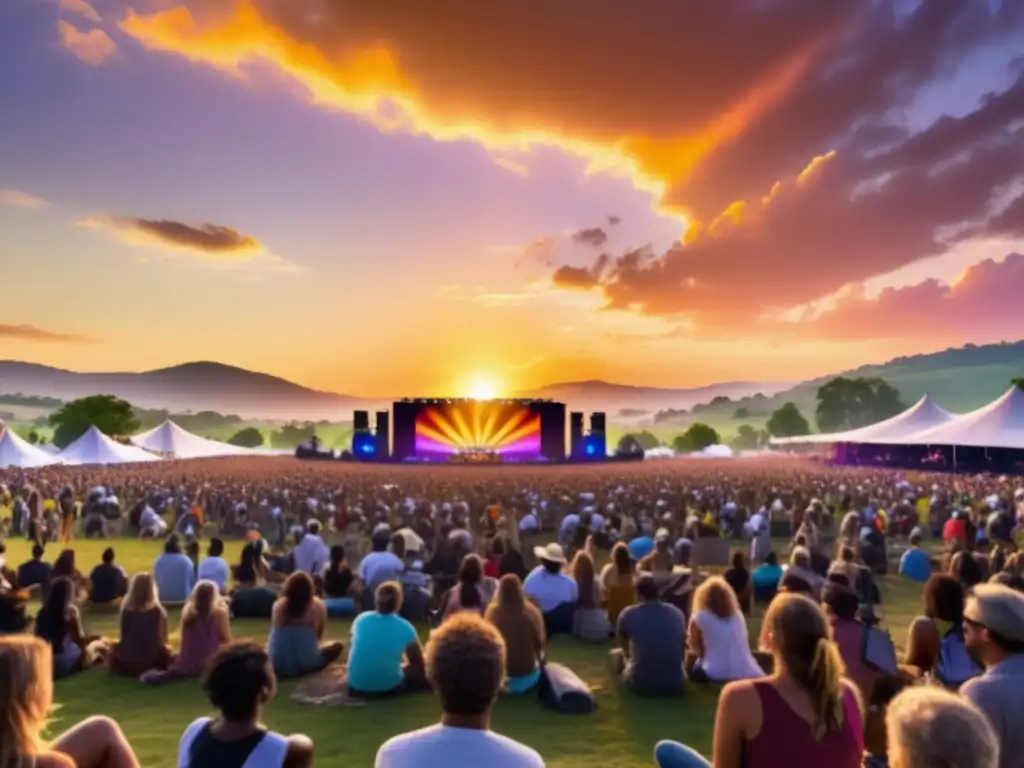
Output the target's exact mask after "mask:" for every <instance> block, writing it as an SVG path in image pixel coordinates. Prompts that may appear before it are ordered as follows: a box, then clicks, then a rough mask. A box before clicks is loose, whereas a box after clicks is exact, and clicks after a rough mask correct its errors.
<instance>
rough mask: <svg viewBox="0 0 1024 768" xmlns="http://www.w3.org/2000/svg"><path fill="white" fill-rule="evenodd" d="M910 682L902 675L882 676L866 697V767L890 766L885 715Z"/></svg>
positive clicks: (880, 767)
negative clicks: (891, 703)
mask: <svg viewBox="0 0 1024 768" xmlns="http://www.w3.org/2000/svg"><path fill="white" fill-rule="evenodd" d="M909 682H910V681H909V680H908V679H907V678H905V677H902V676H886V677H880V678H878V680H877V681H876V682H875V685H874V687H873V688H872V689H871V695H870V696H869V697H868V698H867V699H865V701H864V705H865V710H866V711H865V713H864V768H889V745H888V743H887V735H886V729H885V715H886V712H887V711H888V709H889V704H890V702H892V700H893V699H895V698H896V696H897V695H899V693H900V692H901V691H902V690H903V689H904V688H906V687H907V685H908V684H909Z"/></svg>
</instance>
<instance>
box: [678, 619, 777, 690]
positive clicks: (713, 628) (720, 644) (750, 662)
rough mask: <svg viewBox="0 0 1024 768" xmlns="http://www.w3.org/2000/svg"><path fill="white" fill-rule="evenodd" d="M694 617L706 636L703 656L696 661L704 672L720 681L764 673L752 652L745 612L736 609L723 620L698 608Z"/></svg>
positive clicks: (755, 676) (750, 678)
mask: <svg viewBox="0 0 1024 768" xmlns="http://www.w3.org/2000/svg"><path fill="white" fill-rule="evenodd" d="M694 620H695V621H696V622H697V626H698V627H700V631H701V634H702V635H703V636H704V657H703V658H702V659H698V661H697V664H698V665H700V667H701V669H703V670H704V674H706V675H707V676H708V677H710V678H711V679H712V680H714V681H715V682H718V683H725V682H730V681H732V680H752V679H755V678H758V677H763V676H764V672H763V671H761V667H760V666H759V665H758V663H757V661H756V660H755V659H754V655H753V654H752V653H751V652H750V644H749V643H750V641H749V640H748V637H747V622H746V620H745V619H744V618H743V614H742V613H740V612H739V611H736V613H734V614H733V615H732V616H730V617H729V618H728V619H722V618H719V617H718V616H716V615H715V614H713V613H711V612H709V611H698V612H697V613H696V614H695V615H694Z"/></svg>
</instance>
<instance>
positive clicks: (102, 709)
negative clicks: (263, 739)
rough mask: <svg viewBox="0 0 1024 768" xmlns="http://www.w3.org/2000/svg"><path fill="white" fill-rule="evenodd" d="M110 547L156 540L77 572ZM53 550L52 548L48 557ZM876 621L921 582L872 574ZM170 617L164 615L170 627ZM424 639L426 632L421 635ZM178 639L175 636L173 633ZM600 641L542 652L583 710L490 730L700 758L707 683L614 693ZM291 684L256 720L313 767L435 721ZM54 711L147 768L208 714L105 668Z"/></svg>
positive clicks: (633, 759) (583, 749) (598, 751)
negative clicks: (570, 672) (111, 552)
mask: <svg viewBox="0 0 1024 768" xmlns="http://www.w3.org/2000/svg"><path fill="white" fill-rule="evenodd" d="M7 545H8V562H9V563H11V564H17V563H20V562H22V561H23V560H24V559H26V558H27V557H28V552H29V545H28V544H27V543H26V542H24V541H22V540H10V541H8V542H7ZM108 545H113V546H114V547H115V548H116V549H117V553H118V562H119V563H120V564H121V565H122V566H123V567H124V568H125V569H126V570H128V571H129V572H135V571H139V570H146V569H148V568H149V567H150V565H151V564H152V561H153V559H154V557H156V555H157V554H158V552H159V544H157V543H155V542H140V541H129V540H117V541H110V542H102V541H79V542H76V544H75V550H76V553H77V557H78V563H79V569H80V570H82V571H83V572H87V571H88V570H89V569H90V568H91V567H92V565H93V564H95V563H98V562H99V558H100V553H101V552H102V550H103V549H104V548H105V547H106V546H108ZM240 547H241V542H232V543H230V544H229V550H230V551H229V552H228V553H227V557H228V558H229V560H231V559H232V558H236V557H237V554H238V550H239V549H240ZM52 554H53V553H51V556H52ZM881 587H882V589H883V595H884V597H883V599H884V604H883V606H882V611H883V613H882V615H883V620H884V622H885V624H886V625H887V626H889V627H891V628H892V630H893V636H894V639H895V640H896V642H897V644H902V642H903V641H904V638H905V634H906V629H907V627H908V626H909V623H910V621H911V620H912V619H913V617H914V616H915V615H917V613H918V609H919V605H920V602H921V587H920V586H919V585H914V584H911V583H909V582H904V581H901V580H898V579H896V578H893V577H889V578H887V579H885V580H883V582H882V584H881ZM83 616H84V621H85V624H86V630H87V631H88V632H90V633H97V634H104V635H107V636H116V634H117V616H116V615H108V614H98V613H94V612H89V611H88V610H87V609H86V610H85V611H84V612H83ZM760 616H761V609H760V608H758V609H756V612H755V615H754V616H753V617H752V618H751V620H750V622H749V625H750V633H751V636H752V637H754V636H756V633H757V631H758V628H759V626H760ZM177 620H178V614H177V613H176V612H174V613H172V615H171V622H172V628H176V626H177ZM232 628H233V631H234V634H235V637H236V638H249V639H252V640H255V641H258V642H263V641H264V640H265V639H266V635H267V630H268V626H267V622H265V621H254V620H245V621H235V622H233V625H232ZM328 631H329V635H330V637H331V638H332V639H339V640H344V641H346V642H347V641H348V634H349V622H342V621H335V622H331V624H330V626H329V630H328ZM421 636H422V637H423V639H424V641H426V639H427V632H426V630H425V629H423V630H421ZM172 642H173V643H174V644H176V643H177V634H176V633H175V635H174V636H173V637H172ZM609 647H610V645H600V646H593V645H586V644H584V643H582V642H581V641H577V640H574V639H572V638H564V637H559V638H556V639H555V640H554V641H553V642H552V643H551V644H550V647H549V657H550V658H551V659H552V660H553V661H558V662H562V663H565V664H567V665H569V666H570V667H572V669H574V670H575V671H576V673H577V674H579V675H580V677H582V678H583V679H584V680H586V681H587V682H588V683H589V684H590V685H591V686H592V687H593V688H594V690H595V694H596V696H597V700H598V707H597V711H596V712H595V713H594V714H592V715H587V716H570V715H560V714H557V713H554V712H552V711H550V710H547V709H544V708H542V707H541V705H540V704H539V703H538V701H537V700H536V698H535V697H532V696H527V697H525V698H518V699H513V698H502V699H501V700H500V701H499V703H498V705H497V707H496V709H495V713H494V728H495V729H496V730H498V731H500V732H501V733H504V734H506V735H508V736H510V737H512V738H514V739H518V740H519V741H522V742H524V743H526V744H529V745H530V746H532V747H534V748H535V749H537V750H539V751H540V753H541V754H542V755H543V756H544V758H545V760H546V762H547V764H548V765H549V766H551V768H580V767H582V766H587V767H588V768H591V767H592V766H616V767H619V766H622V767H624V768H625V767H629V766H638V767H639V766H649V765H651V764H652V759H651V755H652V750H653V748H654V744H655V743H656V742H657V741H659V740H660V739H675V740H678V741H682V742H684V743H688V744H690V745H692V746H693V747H694V748H696V749H698V750H700V751H701V752H703V753H704V754H710V752H711V740H712V727H713V724H714V716H715V706H716V701H717V695H718V693H717V689H716V688H715V687H712V686H696V685H691V686H690V687H689V689H688V691H687V693H686V695H685V696H684V697H681V698H679V699H673V700H644V699H640V698H637V697H635V696H633V695H632V694H630V693H629V692H628V691H625V690H622V689H621V688H620V687H619V686H618V685H617V684H616V682H615V681H614V680H613V679H612V677H611V675H610V674H609V672H608V671H607V667H606V666H605V661H606V657H607V652H608V649H609ZM294 687H295V683H294V682H289V683H283V684H282V685H281V689H280V691H279V692H278V695H277V697H276V698H275V699H274V701H273V702H271V704H270V706H269V707H268V708H267V710H266V713H265V717H264V721H265V722H266V724H267V725H268V726H270V727H271V728H273V729H275V730H278V731H282V732H285V733H296V732H301V733H305V734H307V735H308V736H310V737H311V738H312V739H313V740H314V742H315V743H316V749H317V762H318V763H319V764H320V765H325V764H328V763H329V764H333V765H352V766H367V765H372V763H373V758H374V755H375V753H376V750H377V748H378V747H379V746H380V745H381V744H382V743H383V742H384V741H385V740H387V739H388V738H390V737H391V736H394V735H395V734H398V733H401V732H403V731H407V730H410V729H413V728H420V727H423V726H426V725H430V724H432V723H434V722H436V721H437V719H438V717H439V712H440V710H439V708H438V705H437V703H436V702H435V700H434V699H433V697H431V696H430V695H428V694H419V695H415V696H408V697H405V698H401V699H397V700H392V701H387V702H372V703H370V704H367V705H366V706H363V707H358V708H311V707H305V706H301V705H299V704H297V703H295V702H293V701H292V700H291V699H290V694H291V692H292V690H293V689H294ZM55 697H56V701H57V702H58V703H59V705H60V707H59V709H58V710H57V712H56V716H55V720H54V722H53V726H52V729H51V731H52V732H54V733H56V732H59V731H60V730H61V729H64V728H67V727H68V726H70V725H72V724H73V723H75V722H77V721H78V720H80V719H82V718H84V717H87V716H89V715H95V714H102V715H109V716H110V717H112V718H114V719H115V720H117V721H118V722H119V723H120V724H121V726H122V727H123V728H124V730H125V733H126V734H127V735H128V738H129V739H130V741H131V743H132V745H133V746H134V748H135V750H136V752H137V753H138V756H139V759H140V760H141V763H142V765H144V766H146V768H170V766H173V765H175V754H176V750H177V744H178V739H179V738H180V736H181V732H182V730H183V729H184V728H185V726H186V725H187V724H188V723H189V722H191V721H192V720H193V719H194V718H196V717H199V716H201V715H204V714H209V713H210V706H209V703H208V702H207V701H206V700H205V699H204V697H203V696H202V693H201V691H200V689H199V686H198V685H197V683H196V682H194V681H185V682H181V683H176V684H172V685H169V686H166V687H161V688H159V689H157V688H147V687H145V686H143V685H142V684H141V683H138V682H136V681H134V680H127V679H122V678H117V677H114V676H112V675H111V674H109V673H108V672H107V671H106V670H104V669H92V670H89V671H87V672H85V673H82V674H80V675H77V676H75V677H73V678H71V679H68V680H61V681H59V682H58V683H57V685H56V694H55Z"/></svg>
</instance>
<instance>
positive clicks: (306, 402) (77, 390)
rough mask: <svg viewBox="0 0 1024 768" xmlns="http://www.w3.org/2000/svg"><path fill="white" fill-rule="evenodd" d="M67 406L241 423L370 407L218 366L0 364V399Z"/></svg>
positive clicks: (345, 414) (344, 417)
mask: <svg viewBox="0 0 1024 768" xmlns="http://www.w3.org/2000/svg"><path fill="white" fill-rule="evenodd" d="M14 392H21V393H24V394H26V395H36V396H43V397H53V398H58V399H60V400H73V399H75V398H78V397H86V396H88V395H96V394H111V395H116V396H117V397H120V398H123V399H125V400H128V401H129V402H130V403H132V404H133V405H136V406H139V407H141V408H154V409H163V410H169V411H178V412H184V411H189V410H192V411H200V410H210V411H218V412H220V413H224V414H237V415H239V416H242V417H244V418H261V419H283V420H291V419H300V420H305V419H311V420H319V419H328V420H331V421H349V420H350V419H351V418H352V411H353V410H358V409H360V408H374V407H376V406H377V405H378V403H377V402H375V401H369V400H366V399H362V398H356V397H352V396H349V395H338V394H333V393H331V392H320V391H317V390H314V389H308V388H306V387H303V386H300V385H298V384H294V383H292V382H290V381H286V380H285V379H281V378H278V377H276V376H270V375H268V374H265V373H255V372H253V371H247V370H245V369H243V368H235V367H233V366H229V365H222V364H220V363H209V362H198V363H186V364H184V365H178V366H175V367H173V368H162V369H160V370H156V371H146V372H144V373H77V372H74V371H66V370H63V369H60V368H51V367H48V366H44V365H36V364H33V363H21V362H14V361H0V393H14Z"/></svg>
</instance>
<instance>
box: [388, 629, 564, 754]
mask: <svg viewBox="0 0 1024 768" xmlns="http://www.w3.org/2000/svg"><path fill="white" fill-rule="evenodd" d="M426 658H427V676H428V678H429V680H430V682H431V684H432V686H433V688H434V690H435V691H436V692H437V695H438V698H439V699H440V701H441V708H442V711H443V714H442V716H441V722H440V724H439V725H433V726H430V727H428V728H423V729H421V730H418V731H413V732H411V733H403V734H401V735H399V736H395V737H394V738H392V739H389V740H388V741H386V742H385V743H384V744H383V746H381V748H380V749H379V750H378V751H377V759H376V762H375V765H376V768H421V767H422V766H426V765H444V766H494V768H544V760H543V758H541V756H540V755H539V754H538V753H537V752H536V751H535V750H533V749H530V748H529V747H527V746H525V745H523V744H520V743H519V742H516V741H513V740H512V739H509V738H507V737H505V736H502V735H500V734H497V733H495V732H494V731H492V730H491V710H492V708H493V707H494V702H495V700H496V699H497V697H498V691H499V690H500V689H501V683H502V680H503V679H504V677H505V643H504V641H503V640H502V638H501V635H500V634H499V633H498V630H497V629H495V628H494V627H493V626H491V625H490V624H488V623H487V622H486V621H484V620H483V619H481V618H480V617H479V616H476V615H475V614H471V613H468V612H463V613H460V614H458V615H457V616H453V617H452V618H451V619H449V620H448V621H446V622H445V623H444V624H443V625H442V626H441V628H440V629H437V630H435V632H434V633H433V635H431V638H430V642H429V643H428V645H427V651H426Z"/></svg>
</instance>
